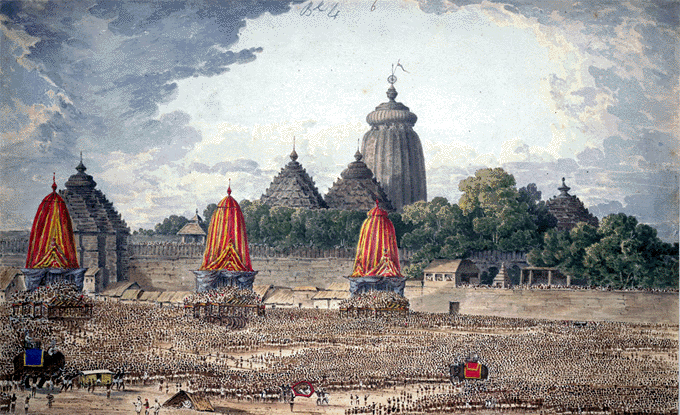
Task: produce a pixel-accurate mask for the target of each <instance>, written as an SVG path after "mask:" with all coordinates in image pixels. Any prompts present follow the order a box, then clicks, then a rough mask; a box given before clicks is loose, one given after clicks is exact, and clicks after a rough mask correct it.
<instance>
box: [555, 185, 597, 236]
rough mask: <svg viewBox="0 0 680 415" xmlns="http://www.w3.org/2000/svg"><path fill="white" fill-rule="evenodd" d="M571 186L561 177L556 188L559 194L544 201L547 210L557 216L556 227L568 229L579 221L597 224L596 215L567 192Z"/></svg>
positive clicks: (563, 229)
mask: <svg viewBox="0 0 680 415" xmlns="http://www.w3.org/2000/svg"><path fill="white" fill-rule="evenodd" d="M570 189H571V187H569V186H567V184H566V183H565V182H564V177H563V178H562V186H561V187H558V188H557V190H559V191H560V194H559V195H557V196H556V197H553V198H551V199H550V200H548V201H547V202H546V205H547V206H548V210H549V211H550V213H552V214H553V216H555V217H556V218H557V229H558V230H560V231H569V230H571V229H572V228H574V227H575V226H576V224H577V223H579V222H586V223H588V224H590V225H592V226H595V227H597V226H599V221H598V220H597V217H596V216H593V214H592V213H590V212H589V211H588V209H586V207H585V206H583V202H581V201H580V200H579V198H578V197H576V196H574V195H570V194H569V190H570Z"/></svg>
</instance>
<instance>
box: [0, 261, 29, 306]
mask: <svg viewBox="0 0 680 415" xmlns="http://www.w3.org/2000/svg"><path fill="white" fill-rule="evenodd" d="M25 289H26V287H25V285H24V274H22V273H21V270H20V269H19V268H12V267H2V268H0V303H4V302H5V301H7V300H8V299H9V298H10V297H11V296H12V294H14V293H16V292H19V291H24V290H25Z"/></svg>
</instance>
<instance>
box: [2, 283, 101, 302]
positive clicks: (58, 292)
mask: <svg viewBox="0 0 680 415" xmlns="http://www.w3.org/2000/svg"><path fill="white" fill-rule="evenodd" d="M71 300H78V301H82V302H84V303H87V304H92V299H91V298H89V297H87V296H84V295H83V294H82V293H81V292H80V290H78V287H76V285H75V284H73V283H72V282H66V281H60V282H55V283H53V284H50V285H43V286H40V287H38V288H36V289H35V290H32V291H17V292H15V293H13V294H12V295H11V296H10V299H9V302H10V303H43V302H55V301H71Z"/></svg>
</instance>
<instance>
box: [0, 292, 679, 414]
mask: <svg viewBox="0 0 680 415" xmlns="http://www.w3.org/2000/svg"><path fill="white" fill-rule="evenodd" d="M204 295H206V294H196V295H195V297H192V301H199V300H200V299H201V298H203V297H200V296H204ZM378 296H380V297H381V298H383V297H384V298H386V299H387V300H388V301H391V299H393V298H394V296H390V295H385V294H379V295H376V298H377V297H378ZM381 301H382V300H381ZM372 304H374V303H372ZM358 305H359V304H357V305H356V306H358ZM9 316H10V311H9V306H5V307H4V308H2V311H1V314H0V320H1V321H2V324H0V335H5V336H6V337H5V338H6V339H10V340H11V341H5V342H3V343H0V357H1V358H2V366H1V367H0V371H1V372H0V373H1V374H3V375H5V376H9V375H11V373H12V367H11V359H12V357H13V356H15V355H16V353H18V352H20V351H21V348H22V345H21V339H22V335H23V334H24V333H25V332H26V331H28V332H30V333H31V336H33V337H34V338H39V339H41V340H42V341H43V343H44V344H45V342H47V343H49V342H50V341H51V340H55V341H56V343H57V344H58V345H59V349H60V351H61V352H62V353H63V354H64V355H65V356H66V368H65V371H66V372H69V371H85V370H94V369H108V370H111V371H113V372H115V373H124V374H125V379H126V382H127V383H140V384H141V383H144V384H154V383H157V384H159V385H160V388H161V390H163V385H165V392H166V393H171V392H176V391H177V390H179V389H180V388H181V389H184V390H188V391H190V392H199V393H204V394H207V395H213V396H217V397H223V398H225V399H235V400H244V401H253V402H261V401H269V400H272V399H276V397H277V396H278V397H279V398H281V396H282V393H281V392H282V390H283V389H284V388H285V386H286V385H292V384H295V383H296V382H299V381H308V382H310V383H312V384H313V385H314V387H315V388H317V387H319V388H323V389H324V390H326V391H328V392H329V394H330V396H331V397H334V396H337V394H338V393H347V392H348V391H352V390H357V389H361V390H366V391H372V390H378V389H380V390H385V389H386V388H396V387H399V388H405V390H409V391H410V392H409V393H410V395H409V393H406V392H405V395H403V396H400V397H399V398H394V399H391V400H390V402H389V403H388V404H385V403H383V402H381V403H377V402H375V401H372V402H368V400H367V401H366V402H363V405H362V404H360V403H357V402H356V401H354V403H353V404H352V405H351V409H348V413H374V414H386V413H395V412H406V413H414V412H448V411H454V410H461V411H462V410H465V409H466V408H478V407H486V408H489V407H495V408H513V407H514V408H537V409H540V410H553V411H556V412H560V411H562V412H565V411H572V412H575V411H611V412H621V413H623V412H626V411H627V412H634V411H643V410H644V411H649V412H651V413H668V412H669V411H673V410H677V396H678V370H677V367H678V362H677V359H678V354H677V353H678V338H677V333H678V327H677V326H667V325H661V324H659V325H655V324H647V325H641V324H627V323H615V322H588V323H587V324H586V325H574V324H573V323H572V322H565V321H548V320H539V319H532V318H527V319H520V318H501V317H490V316H469V315H451V314H429V313H417V312H409V313H406V314H399V313H394V314H385V315H381V316H377V317H371V316H365V317H362V318H357V317H351V316H346V315H345V316H343V315H341V314H340V313H339V312H338V311H333V310H312V309H288V310H286V309H273V310H269V311H268V312H267V315H266V317H265V316H259V317H253V318H252V319H251V320H250V321H249V324H248V327H247V328H246V329H243V330H237V331H234V330H230V329H229V328H227V327H224V326H220V325H217V324H211V323H209V322H206V321H203V320H196V319H194V318H192V317H191V316H187V315H186V314H185V313H184V311H183V310H182V308H174V307H159V306H157V305H151V304H142V303H122V302H121V303H118V302H113V301H108V302H105V301H99V300H96V302H95V307H94V314H93V317H92V318H91V319H89V320H82V321H77V322H69V321H46V320H43V321H37V320H11V321H10V318H9ZM471 352H474V353H476V354H477V355H478V356H479V361H480V362H481V363H483V364H484V365H486V366H487V367H488V368H489V379H488V380H484V381H466V382H464V383H460V384H455V385H454V384H452V382H451V381H450V378H449V365H451V364H455V363H459V362H461V361H463V360H464V359H465V356H468V355H469V354H470V353H471ZM8 362H10V363H9V364H8ZM343 391H344V392H343ZM367 393H369V392H367ZM331 399H333V398H331ZM397 399H398V400H397ZM355 403H356V404H355Z"/></svg>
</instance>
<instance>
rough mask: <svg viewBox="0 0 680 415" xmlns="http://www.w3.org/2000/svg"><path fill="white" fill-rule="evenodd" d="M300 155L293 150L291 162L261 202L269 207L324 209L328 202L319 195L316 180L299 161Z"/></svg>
mask: <svg viewBox="0 0 680 415" xmlns="http://www.w3.org/2000/svg"><path fill="white" fill-rule="evenodd" d="M297 159H298V155H297V153H296V152H295V148H293V152H292V153H290V162H288V164H286V166H285V167H284V168H282V169H281V171H280V172H279V174H278V176H276V177H274V180H273V181H272V182H271V184H270V185H269V188H268V189H267V191H266V192H265V194H263V195H262V197H261V198H260V200H261V201H262V203H264V204H265V205H267V206H270V207H275V206H282V207H289V208H307V209H323V208H325V207H326V202H324V200H323V198H322V197H321V195H320V194H319V191H318V190H317V188H316V185H315V184H314V180H312V178H311V177H310V176H309V174H307V171H306V170H305V169H304V168H303V167H302V165H301V164H300V163H299V162H298V161H297Z"/></svg>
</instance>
